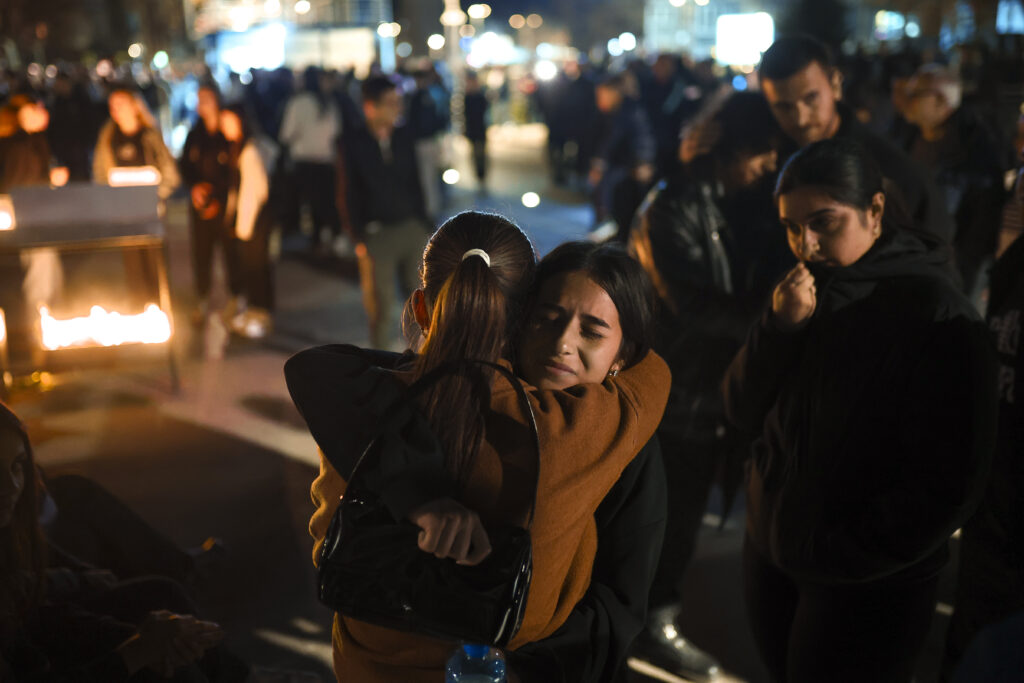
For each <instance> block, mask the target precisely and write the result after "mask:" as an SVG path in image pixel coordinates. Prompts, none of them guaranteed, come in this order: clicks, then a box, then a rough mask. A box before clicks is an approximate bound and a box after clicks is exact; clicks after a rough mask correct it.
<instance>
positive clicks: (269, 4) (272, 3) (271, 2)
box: [263, 0, 281, 17]
mask: <svg viewBox="0 0 1024 683" xmlns="http://www.w3.org/2000/svg"><path fill="white" fill-rule="evenodd" d="M263 12H264V14H266V15H267V16H268V17H276V16H279V15H280V14H281V0H267V1H266V2H264V3H263Z"/></svg>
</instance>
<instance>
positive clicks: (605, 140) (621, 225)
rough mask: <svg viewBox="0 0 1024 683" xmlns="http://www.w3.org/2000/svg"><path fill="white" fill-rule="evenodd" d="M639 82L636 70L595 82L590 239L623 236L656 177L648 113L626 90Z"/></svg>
mask: <svg viewBox="0 0 1024 683" xmlns="http://www.w3.org/2000/svg"><path fill="white" fill-rule="evenodd" d="M635 85H636V81H635V78H633V77H632V75H629V76H627V74H625V73H620V74H616V75H614V76H609V77H607V78H606V79H605V80H603V81H602V82H601V83H600V84H599V85H598V86H597V91H596V92H597V94H596V102H597V110H598V112H599V117H600V118H599V119H598V121H597V124H596V129H595V135H594V140H595V143H594V147H593V150H594V151H593V156H592V157H591V160H590V174H589V176H588V180H589V182H590V187H591V201H592V204H593V207H594V223H595V225H596V226H597V227H596V228H595V229H594V230H593V231H592V232H591V233H590V236H589V239H591V240H592V241H596V242H603V241H605V240H608V239H612V238H615V239H618V240H619V241H621V242H625V241H626V239H627V238H628V236H629V226H630V223H631V222H632V220H633V213H634V212H635V211H636V208H637V207H638V206H639V205H640V202H641V201H642V200H643V195H644V192H646V190H647V188H648V186H649V185H650V183H651V182H652V181H653V180H654V173H655V170H656V169H655V165H654V164H655V161H656V155H657V149H656V146H655V141H654V135H653V133H652V132H651V124H650V121H648V119H647V113H646V112H645V111H644V109H643V107H642V106H641V105H640V103H639V102H638V101H637V100H636V99H634V98H633V97H630V96H629V94H628V93H629V92H630V90H631V89H632V88H633V87H635Z"/></svg>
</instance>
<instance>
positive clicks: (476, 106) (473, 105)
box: [465, 72, 491, 192]
mask: <svg viewBox="0 0 1024 683" xmlns="http://www.w3.org/2000/svg"><path fill="white" fill-rule="evenodd" d="M490 106H491V103H490V102H489V101H488V100H487V92H486V91H485V90H484V89H483V86H482V85H481V83H480V77H479V76H478V75H477V74H476V73H475V72H469V73H467V74H466V95H465V112H466V113H465V116H466V139H467V140H469V144H470V146H471V147H472V148H473V170H474V171H475V172H476V181H477V185H478V186H479V190H480V192H486V191H487V185H486V183H487V110H488V109H489V108H490Z"/></svg>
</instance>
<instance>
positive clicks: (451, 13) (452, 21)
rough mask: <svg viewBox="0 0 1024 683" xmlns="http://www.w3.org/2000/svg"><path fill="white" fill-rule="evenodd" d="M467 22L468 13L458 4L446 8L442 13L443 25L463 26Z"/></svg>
mask: <svg viewBox="0 0 1024 683" xmlns="http://www.w3.org/2000/svg"><path fill="white" fill-rule="evenodd" d="M465 23H466V13H465V12H463V11H462V10H461V9H459V8H458V6H456V7H453V8H450V9H446V10H445V11H444V12H443V13H442V14H441V25H442V26H462V25H463V24H465Z"/></svg>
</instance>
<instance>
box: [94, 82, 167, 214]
mask: <svg viewBox="0 0 1024 683" xmlns="http://www.w3.org/2000/svg"><path fill="white" fill-rule="evenodd" d="M107 107H108V108H109V111H110V120H109V121H107V122H106V123H105V124H104V125H103V127H102V128H101V129H100V133H99V138H98V139H97V140H96V148H95V150H94V151H93V157H92V178H93V182H95V183H100V184H104V185H105V184H107V183H108V182H109V177H110V171H111V170H112V169H115V168H121V167H139V166H152V167H154V168H156V169H157V171H159V172H160V183H159V185H158V188H157V196H159V198H160V199H161V200H166V199H167V198H168V197H170V196H171V193H172V192H174V190H175V189H176V188H177V187H178V185H180V184H181V176H179V175H178V165H177V163H175V161H174V157H173V156H171V153H170V151H168V149H167V145H165V144H164V139H163V136H162V135H161V134H160V129H159V128H158V127H157V125H156V119H154V118H153V115H152V114H151V113H150V111H149V109H148V107H147V106H146V103H145V102H144V101H143V99H142V97H141V96H140V95H139V94H138V93H137V92H136V90H135V88H134V87H132V86H130V85H126V84H115V85H114V86H113V87H112V88H111V90H110V94H109V95H108V96H107Z"/></svg>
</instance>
